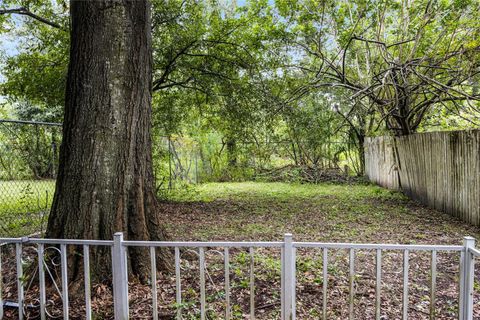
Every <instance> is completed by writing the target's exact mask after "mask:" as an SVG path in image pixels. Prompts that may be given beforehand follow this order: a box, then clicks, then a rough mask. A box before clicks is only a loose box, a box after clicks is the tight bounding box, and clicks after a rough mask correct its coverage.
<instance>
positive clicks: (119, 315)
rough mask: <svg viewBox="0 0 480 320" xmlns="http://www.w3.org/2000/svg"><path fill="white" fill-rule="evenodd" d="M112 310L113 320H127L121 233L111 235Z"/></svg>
mask: <svg viewBox="0 0 480 320" xmlns="http://www.w3.org/2000/svg"><path fill="white" fill-rule="evenodd" d="M112 271H113V272H112V273H113V279H112V281H113V308H114V314H115V320H127V319H128V274H127V254H126V250H125V247H124V245H123V233H122V232H117V233H115V234H114V235H113V248H112Z"/></svg>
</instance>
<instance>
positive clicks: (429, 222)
mask: <svg viewBox="0 0 480 320" xmlns="http://www.w3.org/2000/svg"><path fill="white" fill-rule="evenodd" d="M163 207H164V210H165V211H164V212H163V214H164V216H165V220H164V221H166V226H167V231H168V233H169V235H170V237H171V238H172V240H179V241H186V240H193V241H200V240H202V241H212V240H228V241H244V240H252V241H262V240H263V241H270V240H272V241H273V240H276V241H278V240H282V238H283V234H284V233H287V232H290V233H293V235H294V238H295V240H296V241H322V242H369V243H404V244H456V245H459V244H461V243H462V238H463V237H464V236H465V235H471V236H474V237H476V238H478V237H479V236H480V232H479V231H480V230H479V229H477V228H474V227H471V226H468V225H467V224H464V223H462V222H459V221H457V220H455V219H453V218H451V217H449V216H448V215H445V214H442V213H439V212H437V211H434V210H431V209H428V208H425V207H424V206H421V205H419V204H417V203H415V202H413V201H410V200H408V199H406V198H405V197H404V196H402V195H401V194H399V193H396V192H390V191H388V190H385V189H382V188H379V187H376V186H372V185H332V184H320V185H300V184H285V183H221V184H206V185H202V186H198V187H196V188H194V189H189V190H185V191H184V192H181V193H179V192H177V193H175V194H172V195H170V196H169V200H168V201H165V202H164V204H163ZM7 249H8V248H4V249H3V251H4V252H3V257H6V256H8V250H7ZM11 249H13V248H11ZM28 251H29V249H28V248H25V250H24V260H25V265H26V266H27V265H28V264H29V259H28V256H29V255H28ZM30 251H31V249H30ZM31 252H32V255H33V256H34V251H31ZM222 254H223V248H207V249H206V251H205V257H206V265H205V270H206V290H205V300H206V312H207V319H224V318H225V306H226V305H225V290H224V287H225V276H224V275H225V273H224V265H223V255H222ZM32 255H30V256H32ZM348 256H349V255H348V252H347V250H329V254H328V268H327V270H328V279H327V287H328V294H327V318H328V319H348V312H349V310H348V309H349V296H350V281H351V280H353V287H354V290H353V306H354V307H353V313H354V317H355V319H374V318H375V292H376V291H375V286H376V281H375V252H373V251H371V250H357V251H356V252H355V270H354V271H355V275H354V277H353V278H350V274H349V260H348ZM198 260H199V257H198V252H197V251H196V250H187V249H181V287H182V290H181V291H182V302H181V304H177V303H176V302H175V280H176V279H175V276H174V275H172V274H161V273H159V274H158V281H157V287H158V297H157V298H158V303H159V312H160V319H175V315H176V314H177V311H178V310H181V312H182V315H183V319H200V316H199V313H200V303H199V301H200V297H201V294H200V288H199V283H200V280H199V274H200V271H199V263H198ZM458 262H459V254H458V253H457V254H455V253H448V252H438V256H437V290H436V291H435V293H436V297H435V304H434V306H433V310H434V311H435V318H436V319H455V318H457V317H458V315H457V313H458V280H459V279H458V278H459V276H458ZM31 263H35V262H34V261H33V262H31ZM252 263H253V264H252ZM409 263H410V268H409V274H408V276H409V291H408V297H409V309H408V313H409V317H410V318H411V319H429V312H430V309H431V303H430V301H431V298H430V297H431V290H430V282H431V278H430V265H431V256H430V254H429V253H427V252H410V256H409ZM252 265H253V268H254V274H255V276H254V286H255V287H254V297H255V298H254V309H255V315H256V318H257V319H280V250H279V249H265V248H264V249H255V251H254V252H253V255H250V252H249V251H248V249H231V250H230V286H231V295H230V299H231V306H232V319H250V317H249V312H250V294H251V282H250V277H251V268H252ZM382 266H383V268H382V271H383V274H382V300H381V314H382V319H401V318H402V308H401V306H402V293H403V290H402V282H403V253H402V252H400V251H385V252H384V253H383V259H382ZM323 267H324V266H323V263H322V251H321V250H320V249H308V250H307V249H298V252H297V319H320V318H321V315H322V312H323V308H322V306H323V298H322V287H323V283H324V280H325V279H324V278H323V275H322V271H323ZM3 268H4V270H7V269H10V270H13V269H14V268H15V267H14V261H13V260H12V261H10V267H9V266H8V263H7V262H6V261H4V263H3ZM57 272H58V270H57ZM477 274H480V273H479V272H478V271H477ZM12 275H13V273H7V274H6V273H4V274H3V276H4V283H5V284H6V286H5V290H4V291H3V298H4V299H9V300H12V299H14V298H15V293H14V292H15V291H16V290H15V284H11V285H10V287H9V286H8V283H14V281H13V280H14V278H12V277H11V276H12ZM9 276H10V277H9ZM8 280H9V281H8ZM36 281H37V280H36V279H34V278H32V279H31V280H26V287H28V288H29V289H27V290H26V295H27V302H29V303H30V302H31V303H32V304H33V305H35V304H38V300H35V299H37V297H38V285H36ZM475 287H476V288H480V286H479V284H478V283H477V282H476V283H475ZM129 293H130V310H131V318H132V319H151V318H152V307H151V306H152V294H151V287H150V286H149V285H140V284H138V283H131V284H130V292H129ZM92 296H93V310H94V317H95V319H112V302H111V301H112V297H111V290H110V289H109V286H108V285H106V284H94V285H93V288H92ZM47 299H49V301H50V302H49V303H50V304H49V310H50V313H51V314H57V315H61V300H60V295H59V294H57V293H56V292H55V291H54V290H53V291H52V292H50V293H48V294H47ZM70 301H71V303H70V306H71V313H70V316H71V317H70V318H71V319H83V318H84V302H83V297H71V299H70ZM475 303H476V310H475V311H476V312H477V315H478V314H479V313H480V305H479V304H478V296H477V295H476V296H475ZM29 315H30V319H34V318H35V316H38V308H36V307H35V306H33V307H32V308H31V310H30V311H29ZM477 318H479V319H480V316H479V317H477ZM5 319H16V313H15V312H14V311H9V313H7V314H6V317H5Z"/></svg>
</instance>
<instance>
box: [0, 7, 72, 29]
mask: <svg viewBox="0 0 480 320" xmlns="http://www.w3.org/2000/svg"><path fill="white" fill-rule="evenodd" d="M3 14H20V15H24V16H28V17H31V18H33V19H35V20H37V21H40V22H42V23H44V24H46V25H49V26H50V27H53V28H57V29H60V30H65V29H64V28H63V27H62V26H61V25H59V24H58V23H56V22H52V21H50V20H47V19H45V18H43V17H40V16H39V15H36V14H35V13H33V12H31V11H30V10H28V9H27V8H25V7H20V8H14V9H0V15H3Z"/></svg>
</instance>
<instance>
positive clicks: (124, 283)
mask: <svg viewBox="0 0 480 320" xmlns="http://www.w3.org/2000/svg"><path fill="white" fill-rule="evenodd" d="M0 245H1V246H2V247H3V246H6V245H14V246H15V259H16V267H15V269H16V271H15V272H16V281H17V285H16V286H17V291H18V292H17V300H18V306H17V308H18V319H20V320H23V319H24V310H25V297H24V285H25V284H24V270H23V268H24V263H23V261H22V252H23V250H24V248H25V245H34V246H35V247H36V252H37V255H38V265H37V266H36V268H37V271H38V281H39V291H38V295H39V297H38V299H39V317H40V318H41V319H47V318H48V316H49V315H48V312H47V308H46V304H47V299H46V283H45V274H46V272H45V270H46V263H45V249H46V247H47V246H49V247H50V246H56V247H57V248H58V249H57V250H58V252H59V255H60V264H59V265H60V269H61V273H60V275H61V276H60V278H61V286H57V290H59V292H60V295H61V298H62V299H61V300H62V304H63V312H62V317H63V319H69V293H68V287H69V286H68V274H67V273H68V268H67V246H71V245H74V246H80V247H83V263H84V270H83V272H84V287H85V297H84V304H85V314H84V318H85V319H88V320H90V319H92V301H91V296H90V293H91V283H90V259H89V257H90V254H89V250H90V248H91V247H92V246H108V247H110V248H111V252H112V266H113V270H112V283H113V305H114V317H115V319H121V320H123V319H128V318H129V297H128V290H129V283H128V278H127V270H128V265H127V263H128V259H127V255H126V252H127V250H128V248H130V247H137V248H138V247H143V248H148V249H149V250H150V257H151V270H156V249H158V248H172V250H173V251H174V253H175V254H174V259H175V289H176V290H175V291H176V294H175V300H176V304H177V305H178V306H181V305H182V285H181V280H180V279H181V268H180V248H182V249H184V248H190V249H196V253H197V254H198V262H199V282H200V310H199V314H198V316H199V318H200V319H202V320H203V319H206V317H207V316H206V305H207V301H206V292H205V287H206V274H205V264H206V261H205V250H207V249H208V248H223V250H222V251H220V250H217V252H219V253H221V254H222V258H223V268H224V277H225V278H224V290H225V295H224V297H223V299H224V303H225V306H226V307H225V313H224V314H223V315H222V316H223V317H224V318H225V319H232V308H231V302H230V298H231V287H230V274H231V270H230V250H231V249H234V248H243V249H248V252H249V257H250V260H249V269H250V272H249V283H248V286H249V292H250V315H249V319H255V317H256V314H255V312H256V309H255V289H256V288H255V270H254V268H255V264H254V252H255V250H257V249H259V248H277V249H279V250H280V251H281V257H280V259H281V289H280V290H281V292H280V297H281V306H280V308H281V312H280V314H281V319H284V320H286V319H288V320H291V319H296V310H295V309H296V290H297V284H296V275H297V271H296V253H297V250H298V249H301V250H311V249H320V250H321V252H322V256H321V257H322V266H323V270H322V275H323V279H328V277H329V265H328V257H329V250H336V249H344V250H348V257H349V259H348V267H349V286H350V291H349V292H350V297H349V300H348V301H349V303H348V315H349V319H354V306H353V303H354V302H353V301H354V289H353V288H354V282H355V260H356V253H357V252H358V251H360V250H369V251H373V252H374V253H375V259H376V266H375V272H374V273H375V282H376V286H375V318H376V319H383V318H382V312H381V311H382V310H381V298H382V253H383V252H384V251H400V252H402V253H403V259H402V260H403V275H402V277H403V281H402V286H403V288H402V290H403V291H402V292H403V294H402V307H401V309H402V319H407V318H408V309H409V278H408V277H409V268H410V266H409V262H410V258H409V257H410V254H411V253H412V252H416V251H423V252H428V253H429V254H430V257H431V260H430V261H431V265H430V310H429V318H430V319H435V318H436V310H435V300H436V286H437V282H436V281H437V253H439V252H455V253H459V255H460V261H459V270H460V272H459V284H458V287H459V291H458V294H459V300H458V319H460V320H466V319H473V314H474V310H473V309H474V304H473V291H474V271H475V270H474V265H475V258H477V257H480V251H479V250H478V249H476V248H475V240H474V239H473V238H471V237H465V238H464V242H463V245H462V246H460V245H400V244H356V243H321V242H295V241H293V239H292V235H291V234H286V235H285V237H284V240H283V241H279V242H146V241H125V240H124V239H123V234H122V233H116V234H115V235H114V240H113V241H97V240H57V239H38V238H0ZM0 253H1V251H0ZM3 272H5V270H4V271H3ZM9 272H13V270H10V271H9ZM48 272H50V271H48ZM0 274H2V257H1V256H0ZM151 284H152V286H151V290H152V314H151V316H152V318H153V319H159V315H158V307H159V303H158V300H157V290H158V288H157V273H156V272H152V273H151ZM60 287H61V289H59V288H60ZM330 289H331V288H330ZM328 290H329V286H328V281H323V284H322V297H319V299H320V298H321V300H322V313H321V314H322V316H321V317H322V318H323V319H327V306H328V303H329V302H328V300H327V291H328ZM2 294H3V292H2V283H1V281H0V299H2ZM3 315H4V301H1V300H0V319H2V318H3ZM176 318H177V319H181V318H182V308H180V307H179V308H178V309H177V312H176Z"/></svg>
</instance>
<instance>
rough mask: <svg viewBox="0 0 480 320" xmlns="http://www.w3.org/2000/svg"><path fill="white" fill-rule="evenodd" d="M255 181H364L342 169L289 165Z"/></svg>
mask: <svg viewBox="0 0 480 320" xmlns="http://www.w3.org/2000/svg"><path fill="white" fill-rule="evenodd" d="M255 180H258V181H268V182H301V183H322V182H333V183H356V182H361V181H363V180H362V179H361V178H360V177H354V176H350V175H349V174H348V172H345V171H344V170H341V169H340V168H321V167H314V166H307V165H293V164H289V165H286V166H283V167H279V168H274V169H267V170H262V171H260V172H258V173H257V174H256V175H255Z"/></svg>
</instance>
